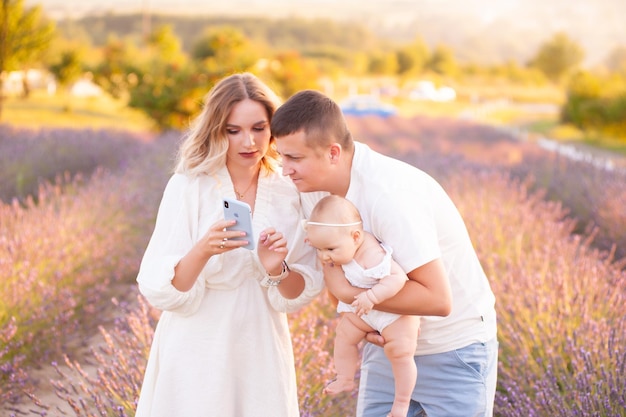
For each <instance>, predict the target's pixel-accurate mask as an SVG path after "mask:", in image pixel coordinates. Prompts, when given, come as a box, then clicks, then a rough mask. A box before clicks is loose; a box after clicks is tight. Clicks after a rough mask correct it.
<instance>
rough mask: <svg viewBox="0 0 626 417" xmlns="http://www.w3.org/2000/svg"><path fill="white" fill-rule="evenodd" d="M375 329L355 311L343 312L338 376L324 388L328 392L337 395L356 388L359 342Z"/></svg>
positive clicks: (337, 342) (336, 355)
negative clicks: (355, 378) (355, 377)
mask: <svg viewBox="0 0 626 417" xmlns="http://www.w3.org/2000/svg"><path fill="white" fill-rule="evenodd" d="M371 331H373V329H372V328H371V327H370V326H368V325H367V324H366V323H365V322H364V321H363V320H361V319H360V318H359V316H357V315H356V314H354V313H343V315H342V317H341V320H340V321H339V324H338V325H337V330H336V332H337V334H336V336H335V351H334V361H335V370H336V371H337V378H336V379H335V380H334V381H333V382H331V383H330V384H328V385H327V386H326V388H324V392H325V393H326V394H330V395H335V394H339V393H340V392H345V391H352V390H353V389H354V386H355V384H354V376H355V375H356V371H357V370H358V369H359V363H360V361H359V348H358V344H359V342H360V341H361V340H362V339H363V338H364V337H365V334H366V333H367V332H371Z"/></svg>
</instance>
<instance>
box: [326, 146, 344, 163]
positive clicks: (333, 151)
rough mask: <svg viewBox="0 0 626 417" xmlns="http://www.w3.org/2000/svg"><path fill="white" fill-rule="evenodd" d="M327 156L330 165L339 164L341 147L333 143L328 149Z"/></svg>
mask: <svg viewBox="0 0 626 417" xmlns="http://www.w3.org/2000/svg"><path fill="white" fill-rule="evenodd" d="M328 151H329V156H330V162H332V163H337V162H339V157H340V156H341V151H342V149H341V145H340V144H338V143H333V144H331V145H330V148H329V150H328Z"/></svg>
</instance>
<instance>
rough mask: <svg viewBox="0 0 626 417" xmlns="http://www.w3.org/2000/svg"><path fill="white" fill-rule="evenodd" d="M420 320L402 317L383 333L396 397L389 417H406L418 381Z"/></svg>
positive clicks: (412, 317)
mask: <svg viewBox="0 0 626 417" xmlns="http://www.w3.org/2000/svg"><path fill="white" fill-rule="evenodd" d="M419 324H420V319H419V317H418V316H401V317H400V318H398V319H397V320H396V321H394V322H393V323H391V324H390V325H389V326H387V327H385V328H384V329H383V331H382V332H381V333H382V335H383V337H384V338H385V347H384V348H385V355H387V358H388V359H389V362H391V369H392V371H393V377H394V385H395V396H394V399H393V406H392V407H391V413H390V414H389V416H393V417H406V415H407V413H408V411H409V404H410V402H411V393H412V392H413V388H414V387H415V382H416V380H417V367H416V366H415V359H414V358H413V356H414V355H415V348H416V346H417V334H418V331H419Z"/></svg>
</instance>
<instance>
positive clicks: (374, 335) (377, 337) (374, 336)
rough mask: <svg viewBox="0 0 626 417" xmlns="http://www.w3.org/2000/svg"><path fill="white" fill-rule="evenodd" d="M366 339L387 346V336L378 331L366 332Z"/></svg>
mask: <svg viewBox="0 0 626 417" xmlns="http://www.w3.org/2000/svg"><path fill="white" fill-rule="evenodd" d="M365 340H367V341H368V342H370V343H373V344H375V345H376V346H380V347H383V346H385V338H384V337H383V336H382V335H381V334H380V333H378V332H369V333H366V334H365Z"/></svg>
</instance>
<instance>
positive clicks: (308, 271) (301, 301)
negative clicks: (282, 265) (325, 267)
mask: <svg viewBox="0 0 626 417" xmlns="http://www.w3.org/2000/svg"><path fill="white" fill-rule="evenodd" d="M299 212H300V213H301V211H300V210H299ZM301 218H302V216H300V218H299V219H298V221H297V222H296V225H295V226H294V233H293V234H292V237H291V239H293V240H292V242H294V243H293V245H291V246H292V247H291V249H290V250H289V254H288V255H287V263H288V264H289V268H290V269H291V270H293V271H296V272H299V273H300V274H301V275H302V277H303V278H304V290H303V291H302V294H300V295H299V296H298V297H296V298H294V299H288V298H285V297H283V296H282V295H281V294H280V291H278V288H277V287H270V288H268V298H269V300H270V303H271V304H272V307H274V309H275V310H277V311H281V312H285V313H292V312H294V311H297V310H299V309H300V308H302V307H304V306H305V305H307V304H308V303H310V302H311V301H312V300H313V299H314V298H315V297H317V296H318V295H319V293H320V292H321V291H322V290H323V289H324V277H323V274H322V271H321V269H320V268H317V267H316V262H317V257H316V256H315V251H314V250H313V248H312V247H311V246H309V245H308V244H307V243H306V242H305V240H304V239H305V233H304V228H303V227H301V222H300V219H301Z"/></svg>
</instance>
